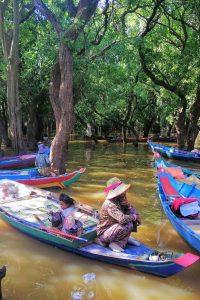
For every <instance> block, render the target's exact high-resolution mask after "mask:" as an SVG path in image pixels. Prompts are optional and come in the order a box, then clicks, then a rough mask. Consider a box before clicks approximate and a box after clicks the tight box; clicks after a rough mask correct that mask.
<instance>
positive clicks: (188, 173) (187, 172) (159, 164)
mask: <svg viewBox="0 0 200 300" xmlns="http://www.w3.org/2000/svg"><path fill="white" fill-rule="evenodd" d="M155 165H156V168H161V167H163V168H168V169H172V170H173V168H174V169H177V170H178V169H180V170H181V171H182V173H183V174H184V175H185V176H186V177H188V176H191V175H193V176H196V177H197V178H198V179H200V171H198V170H192V169H187V168H183V167H181V166H178V165H175V164H171V163H169V162H168V161H166V160H164V159H163V158H156V159H155Z"/></svg>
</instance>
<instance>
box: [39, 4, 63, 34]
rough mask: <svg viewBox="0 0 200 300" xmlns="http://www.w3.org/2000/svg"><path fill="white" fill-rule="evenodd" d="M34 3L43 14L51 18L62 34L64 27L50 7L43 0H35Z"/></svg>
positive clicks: (58, 31) (53, 24)
mask: <svg viewBox="0 0 200 300" xmlns="http://www.w3.org/2000/svg"><path fill="white" fill-rule="evenodd" d="M34 4H35V7H36V9H38V10H39V11H40V12H41V14H43V15H44V16H45V17H46V18H47V19H48V20H49V22H50V23H51V24H52V26H53V27H54V29H55V31H56V32H57V34H58V35H60V34H61V32H62V28H61V25H60V23H59V22H58V20H57V19H56V16H55V15H54V14H53V13H52V12H51V11H50V9H49V8H48V7H47V6H46V5H45V4H44V3H43V1H42V0H34Z"/></svg>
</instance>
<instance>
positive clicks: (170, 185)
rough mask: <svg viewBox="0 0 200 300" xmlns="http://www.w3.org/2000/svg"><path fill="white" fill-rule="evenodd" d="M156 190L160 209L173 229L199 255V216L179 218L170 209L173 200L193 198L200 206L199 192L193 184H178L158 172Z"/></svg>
mask: <svg viewBox="0 0 200 300" xmlns="http://www.w3.org/2000/svg"><path fill="white" fill-rule="evenodd" d="M158 190H159V196H160V199H161V203H162V207H163V209H164V211H165V214H166V215H167V217H168V218H169V220H170V222H171V223H172V225H173V227H174V228H175V229H176V231H177V232H178V233H179V234H180V235H181V236H182V238H183V239H184V240H185V241H186V242H187V243H188V244H189V245H190V246H191V247H192V248H194V249H195V250H196V251H198V252H199V253H200V215H198V217H196V218H195V219H190V218H181V217H178V216H177V215H175V213H174V212H173V211H172V209H171V206H172V203H173V201H174V199H175V198H179V199H181V198H184V199H187V198H195V199H196V200H197V201H198V202H199V205H200V190H199V189H197V188H196V185H195V184H192V185H188V184H186V183H182V182H179V181H177V180H175V179H174V178H173V177H172V176H171V175H170V174H169V173H165V172H158Z"/></svg>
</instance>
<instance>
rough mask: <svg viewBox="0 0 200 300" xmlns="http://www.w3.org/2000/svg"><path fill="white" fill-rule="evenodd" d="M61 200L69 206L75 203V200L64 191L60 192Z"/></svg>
mask: <svg viewBox="0 0 200 300" xmlns="http://www.w3.org/2000/svg"><path fill="white" fill-rule="evenodd" d="M59 201H62V202H64V203H65V204H68V205H69V206H71V205H74V204H75V200H74V199H73V198H71V197H69V196H68V195H66V194H64V193H62V194H60V197H59Z"/></svg>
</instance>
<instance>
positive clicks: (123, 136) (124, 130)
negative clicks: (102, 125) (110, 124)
mask: <svg viewBox="0 0 200 300" xmlns="http://www.w3.org/2000/svg"><path fill="white" fill-rule="evenodd" d="M122 141H123V144H127V138H126V126H125V125H124V126H122Z"/></svg>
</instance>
